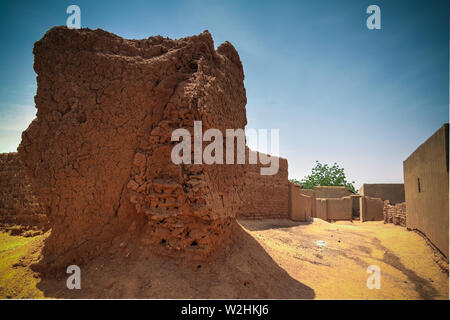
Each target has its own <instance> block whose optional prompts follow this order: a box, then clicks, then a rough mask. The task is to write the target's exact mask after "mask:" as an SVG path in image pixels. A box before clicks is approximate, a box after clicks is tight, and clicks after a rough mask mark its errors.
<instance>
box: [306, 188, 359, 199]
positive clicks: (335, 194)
mask: <svg viewBox="0 0 450 320" xmlns="http://www.w3.org/2000/svg"><path fill="white" fill-rule="evenodd" d="M314 192H315V193H316V198H325V199H328V198H342V197H346V196H350V195H352V194H353V192H351V191H350V189H348V188H347V187H328V186H327V187H325V186H317V187H314Z"/></svg>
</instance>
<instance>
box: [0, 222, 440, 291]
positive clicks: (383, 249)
mask: <svg viewBox="0 0 450 320" xmlns="http://www.w3.org/2000/svg"><path fill="white" fill-rule="evenodd" d="M240 224H241V226H242V227H243V228H240V227H239V228H238V231H237V233H236V239H235V241H234V244H233V246H232V247H231V249H230V250H229V251H227V252H225V253H223V254H221V255H220V256H217V257H215V258H214V259H213V260H211V261H210V262H209V263H205V264H202V265H195V266H189V267H187V266H186V265H179V264H176V263H174V262H173V261H171V260H167V259H162V258H160V257H156V256H153V255H152V254H151V253H149V252H146V251H145V250H143V249H142V248H140V247H139V246H138V245H134V244H128V245H127V247H126V248H116V249H115V250H110V252H108V253H105V255H104V256H102V257H99V258H97V259H94V260H93V261H91V262H90V263H89V264H88V265H86V266H82V268H81V270H82V289H81V290H68V289H67V288H66V286H65V282H66V278H67V276H68V275H66V274H64V273H61V274H56V275H55V276H54V277H51V278H41V277H40V275H39V274H38V273H36V272H34V271H33V270H32V269H31V268H30V266H31V265H32V264H33V263H35V262H36V261H38V260H39V259H40V257H41V256H40V251H41V248H42V246H43V242H44V240H45V238H46V237H47V236H48V234H46V235H40V236H36V237H31V238H24V237H20V236H10V235H9V234H6V233H0V261H1V263H0V298H42V297H48V298H82V297H86V298H294V299H299V298H300V299H313V298H318V299H335V298H341V299H448V274H447V273H445V272H443V271H442V270H441V269H440V268H439V265H438V264H437V263H436V262H435V261H434V259H435V255H434V252H433V250H432V249H431V248H430V247H429V246H428V245H427V244H426V242H425V240H424V239H423V238H421V237H420V236H419V235H418V234H416V233H414V232H408V231H406V230H405V229H404V228H402V227H399V226H394V225H390V224H389V225H385V224H383V223H382V222H366V223H363V224H361V223H350V222H338V223H332V224H330V223H327V222H324V221H322V220H319V219H315V220H314V222H313V223H309V224H307V223H295V222H292V221H288V220H265V221H248V220H247V221H240ZM318 241H319V242H318ZM369 265H377V266H379V267H380V269H381V289H379V290H376V289H374V290H369V289H368V288H367V286H366V281H367V277H368V276H369V275H368V274H367V273H366V269H367V267H368V266H369Z"/></svg>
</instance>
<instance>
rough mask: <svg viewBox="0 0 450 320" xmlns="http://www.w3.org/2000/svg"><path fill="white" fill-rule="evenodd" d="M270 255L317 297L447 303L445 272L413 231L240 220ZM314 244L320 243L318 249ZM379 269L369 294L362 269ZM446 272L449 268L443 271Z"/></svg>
mask: <svg viewBox="0 0 450 320" xmlns="http://www.w3.org/2000/svg"><path fill="white" fill-rule="evenodd" d="M241 224H242V225H243V226H244V227H245V228H246V229H247V230H249V232H250V233H251V234H252V235H253V236H254V237H255V238H256V239H257V240H258V241H259V242H260V243H261V244H262V246H263V247H264V248H265V249H266V251H267V252H268V253H269V255H270V256H271V257H272V258H273V259H274V260H275V261H276V262H277V263H278V264H279V265H280V266H281V267H282V268H283V269H284V270H286V271H287V272H288V273H289V274H290V275H291V276H292V277H293V278H294V279H296V280H298V281H300V282H302V283H304V284H305V285H307V286H309V287H311V288H313V289H314V292H315V297H316V298H318V299H448V297H449V295H448V284H449V279H448V273H446V272H445V271H443V270H442V269H441V268H440V267H439V264H438V263H436V261H435V259H436V258H435V254H434V251H433V250H432V249H431V248H430V247H429V246H428V245H427V244H426V241H425V240H424V239H423V238H422V237H421V236H420V235H418V234H417V233H415V232H411V231H407V230H406V229H405V228H403V227H400V226H396V225H393V224H384V223H383V222H365V223H360V222H353V223H352V222H347V221H345V222H344V221H342V222H336V223H331V224H330V223H327V222H325V221H323V220H320V219H314V222H313V223H311V224H307V223H295V222H292V221H288V220H265V221H241ZM317 241H325V244H324V245H320V244H321V242H319V245H318V243H317ZM369 265H377V266H379V267H380V270H381V288H380V289H379V290H377V289H373V290H369V289H368V288H367V285H366V282H367V278H368V277H369V274H368V273H367V267H368V266H369ZM447 270H448V269H447Z"/></svg>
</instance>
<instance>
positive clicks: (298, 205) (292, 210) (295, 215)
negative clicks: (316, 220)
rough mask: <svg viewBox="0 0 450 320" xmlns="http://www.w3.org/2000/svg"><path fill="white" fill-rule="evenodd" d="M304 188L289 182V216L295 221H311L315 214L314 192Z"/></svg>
mask: <svg viewBox="0 0 450 320" xmlns="http://www.w3.org/2000/svg"><path fill="white" fill-rule="evenodd" d="M303 190H304V189H302V187H301V186H300V185H298V184H295V183H292V182H289V218H290V219H291V220H293V221H309V220H310V219H311V217H313V216H314V214H315V208H316V198H315V196H314V192H308V191H307V192H303ZM309 191H312V190H309ZM307 194H309V195H307Z"/></svg>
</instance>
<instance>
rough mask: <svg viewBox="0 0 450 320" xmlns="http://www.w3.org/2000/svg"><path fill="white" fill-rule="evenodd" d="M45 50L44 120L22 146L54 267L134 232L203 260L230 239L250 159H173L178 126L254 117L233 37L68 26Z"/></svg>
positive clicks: (40, 50)
mask: <svg viewBox="0 0 450 320" xmlns="http://www.w3.org/2000/svg"><path fill="white" fill-rule="evenodd" d="M33 53H34V56H35V62H34V69H35V71H36V73H37V75H38V76H37V95H36V98H35V101H36V107H37V117H36V119H35V120H34V121H33V122H32V123H31V125H30V126H29V128H28V129H27V130H26V131H25V132H24V133H23V135H22V142H21V145H20V147H19V154H20V156H21V158H22V159H23V162H24V163H25V166H26V167H27V168H28V171H29V174H30V175H31V177H32V178H33V186H34V188H35V190H36V192H38V193H39V195H40V197H41V199H42V201H43V203H44V204H45V205H47V206H48V207H49V208H50V211H49V218H50V222H51V225H52V228H53V231H52V233H51V236H50V238H49V239H48V241H47V243H46V247H45V251H44V254H45V255H46V257H47V258H48V261H49V263H54V264H58V263H59V264H62V265H64V264H65V263H67V262H72V261H74V262H77V263H82V262H83V261H85V260H86V259H88V258H89V257H91V256H94V255H97V254H98V253H100V252H102V251H103V250H104V248H105V247H106V246H108V245H109V244H110V243H113V242H114V240H116V239H117V238H120V237H124V234H126V236H127V237H136V238H138V239H140V240H139V241H141V243H142V245H144V246H148V247H149V249H150V250H153V251H158V252H160V253H161V254H175V253H176V254H179V255H188V256H189V257H191V258H192V259H196V258H198V259H201V258H203V257H205V256H208V255H209V254H210V253H212V252H213V251H214V250H215V249H216V248H218V246H219V245H220V244H222V243H224V242H226V241H225V240H226V239H228V238H230V237H229V236H228V234H229V232H231V231H230V230H231V229H232V227H231V226H232V224H233V221H234V218H235V214H236V211H237V208H238V207H239V205H240V199H239V196H238V193H239V192H241V191H242V190H241V189H242V188H241V185H242V176H243V174H244V173H243V172H244V171H243V166H233V165H200V164H196V165H194V164H192V165H189V164H187V165H184V164H182V165H175V164H173V163H172V162H171V150H172V147H173V146H174V145H175V144H176V143H178V142H171V134H172V132H173V130H175V129H177V128H185V129H188V130H189V131H190V132H191V134H192V135H193V126H194V120H199V121H202V124H203V130H204V131H205V130H207V129H209V128H216V129H219V130H221V131H222V132H223V133H224V135H225V129H228V128H230V129H233V128H242V129H243V128H244V127H245V125H246V122H247V120H246V113H245V104H246V94H245V88H244V83H243V80H244V73H243V68H242V64H241V61H240V59H239V55H238V53H237V52H236V50H235V49H234V47H233V46H232V45H231V44H230V43H228V42H225V43H223V44H222V45H220V46H219V47H218V48H217V50H215V49H214V43H213V39H212V37H211V35H210V34H209V33H208V32H207V31H206V32H204V33H202V34H200V35H198V36H192V37H188V38H183V39H179V40H171V39H167V38H163V37H161V36H156V37H149V38H148V39H144V40H127V39H123V38H120V37H118V36H116V35H114V34H111V33H108V32H106V31H103V30H99V29H97V30H94V31H92V30H89V29H79V30H69V29H67V28H65V27H56V28H53V29H51V30H49V31H48V32H47V33H46V34H45V36H44V37H43V38H42V39H41V40H40V41H38V42H37V43H36V44H35V46H34V50H33ZM204 131H203V132H204ZM192 140H193V139H192ZM224 140H225V139H224ZM193 143H194V142H193V141H192V149H193ZM55 259H56V260H55ZM188 260H189V259H188Z"/></svg>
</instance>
